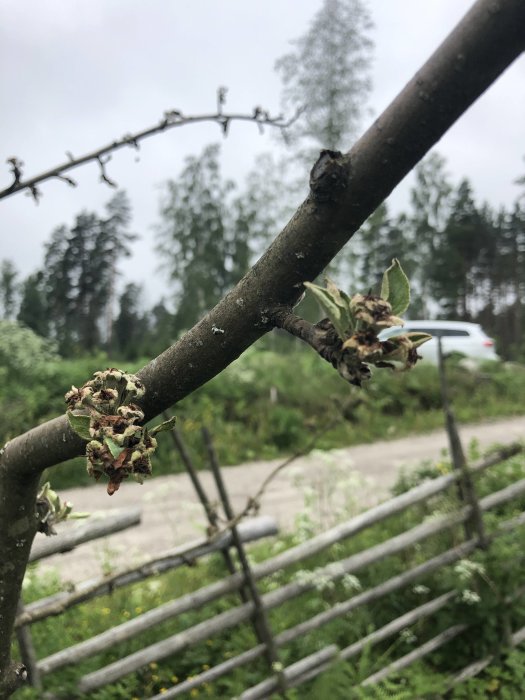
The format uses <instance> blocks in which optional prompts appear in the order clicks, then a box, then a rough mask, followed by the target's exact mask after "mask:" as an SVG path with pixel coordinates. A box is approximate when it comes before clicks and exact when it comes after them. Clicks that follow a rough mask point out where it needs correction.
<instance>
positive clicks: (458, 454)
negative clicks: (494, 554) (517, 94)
mask: <svg viewBox="0 0 525 700" xmlns="http://www.w3.org/2000/svg"><path fill="white" fill-rule="evenodd" d="M437 341H438V343H437V348H438V369H439V383H440V387H441V401H442V405H443V413H444V414H445V428H446V431H447V435H448V444H449V449H450V457H451V459H452V466H453V468H454V469H455V470H457V471H458V472H459V473H460V474H461V478H460V480H459V481H458V495H459V498H460V500H461V501H462V502H463V503H466V504H467V505H469V506H470V508H471V515H470V517H469V519H468V520H466V521H465V535H466V538H467V540H469V539H471V538H472V537H473V536H477V537H478V540H479V547H481V548H482V549H486V548H487V546H488V544H487V537H486V534H485V526H484V523H483V514H482V512H481V508H480V507H479V501H478V497H477V495H476V489H475V486H474V482H473V480H472V475H471V473H470V470H469V468H468V465H467V460H466V458H465V452H464V450H463V445H462V444H461V438H460V436H459V431H458V426H457V423H456V418H455V416H454V411H453V410H452V405H451V402H450V394H449V391H448V382H447V374H446V371H445V362H444V357H443V346H442V342H441V335H438V336H437Z"/></svg>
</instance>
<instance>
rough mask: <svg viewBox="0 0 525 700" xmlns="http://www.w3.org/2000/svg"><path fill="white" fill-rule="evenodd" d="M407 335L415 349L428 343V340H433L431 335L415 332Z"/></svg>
mask: <svg viewBox="0 0 525 700" xmlns="http://www.w3.org/2000/svg"><path fill="white" fill-rule="evenodd" d="M405 335H406V337H407V338H408V339H409V340H410V342H411V343H412V345H413V347H415V348H418V347H419V346H420V345H423V343H426V342H427V340H432V336H431V335H430V334H429V333H417V332H415V331H413V332H411V333H405Z"/></svg>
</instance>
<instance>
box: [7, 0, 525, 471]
mask: <svg viewBox="0 0 525 700" xmlns="http://www.w3.org/2000/svg"><path fill="white" fill-rule="evenodd" d="M524 27H525V3H523V2H521V0H478V2H477V3H476V4H475V5H474V6H473V8H472V9H471V10H470V12H469V13H468V14H467V15H466V16H465V17H464V18H463V20H462V21H461V22H460V24H459V25H458V26H457V27H456V29H455V30H454V31H453V32H452V33H451V34H450V36H449V37H448V38H447V39H446V40H445V42H444V43H443V44H442V45H441V46H440V47H439V48H438V49H437V51H436V52H435V53H434V54H433V55H432V56H431V58H430V59H429V60H428V61H427V63H426V64H425V65H424V66H423V67H422V68H421V70H420V71H419V72H418V73H417V74H416V75H415V76H414V78H412V80H411V81H410V82H409V83H408V84H407V86H406V87H405V88H404V90H403V91H402V92H401V93H400V94H399V95H398V97H397V98H396V99H395V100H394V101H393V102H392V104H391V105H390V106H389V107H388V108H387V109H386V110H385V112H384V113H383V114H382V115H381V116H380V117H379V118H378V119H377V120H376V122H375V123H374V124H373V125H372V127H371V128H370V129H369V130H368V131H367V132H366V133H365V134H364V136H363V137H362V138H361V139H360V140H359V141H358V142H357V143H356V145H355V146H354V147H353V148H352V150H351V151H350V152H349V153H348V154H346V155H342V154H337V153H333V152H327V151H325V152H323V154H322V155H321V157H320V159H319V161H318V163H317V164H316V165H315V166H314V168H313V170H312V191H311V192H310V194H309V196H308V197H307V199H306V200H305V201H304V202H303V204H302V205H301V206H300V207H299V209H298V210H297V212H296V213H295V214H294V216H293V217H292V219H291V220H290V222H289V223H288V225H287V226H286V227H285V229H284V230H283V231H282V233H281V234H280V235H279V236H278V237H277V238H276V240H275V241H274V242H273V244H272V245H271V246H270V248H269V249H268V250H267V252H266V253H265V254H264V255H263V256H262V257H261V259H260V260H259V261H258V262H257V263H256V265H255V266H254V267H253V268H252V269H251V270H250V271H249V272H248V273H247V274H246V275H245V277H244V278H243V279H242V280H241V281H240V282H239V283H238V284H237V286H236V287H235V288H234V289H233V290H232V291H231V292H229V294H227V295H226V296H225V297H224V298H223V299H222V300H221V301H220V302H219V303H218V304H217V306H216V307H215V308H214V309H212V310H211V311H210V312H209V313H208V314H207V315H206V316H205V317H204V318H203V319H202V320H201V321H200V322H199V323H197V324H196V325H195V326H194V327H193V328H192V329H191V330H190V331H189V332H188V333H186V334H185V335H184V336H183V337H182V338H181V339H180V340H179V341H178V342H177V343H176V344H175V345H173V346H171V347H170V348H168V349H167V350H166V351H165V352H164V353H162V354H161V355H160V356H159V357H157V358H155V359H154V360H152V361H151V362H150V363H149V364H148V365H146V366H145V367H144V368H143V369H142V370H141V371H140V372H139V373H138V374H139V377H140V379H141V381H142V382H143V383H144V384H145V386H146V389H147V391H146V395H145V397H144V398H143V399H142V400H141V406H142V408H143V410H144V411H145V414H146V419H147V420H150V419H151V418H153V417H155V416H157V415H159V414H160V413H161V412H162V411H163V410H165V409H167V408H169V407H171V406H172V405H173V404H175V403H177V402H178V401H180V400H181V399H183V398H184V397H185V396H187V395H188V394H189V393H191V392H192V391H194V390H195V389H197V388H198V387H199V386H201V385H202V384H205V383H206V382H207V381H209V380H210V379H211V378H213V377H214V376H216V375H217V374H218V373H219V372H221V371H222V370H223V369H224V368H225V367H227V366H228V365H229V364H230V363H231V362H233V361H234V360H235V359H236V358H237V357H239V355H241V354H242V353H243V352H244V350H246V348H248V347H249V346H250V345H252V344H253V343H254V342H255V341H256V340H257V339H258V338H260V337H261V336H262V335H264V334H265V333H266V332H267V331H268V330H270V329H271V328H272V323H271V321H270V317H271V315H272V313H274V312H275V311H277V310H279V309H282V308H291V307H293V305H294V304H295V302H296V301H297V299H298V298H299V296H300V295H301V293H302V291H303V284H302V283H303V281H306V280H313V279H315V278H316V277H317V276H318V275H319V274H320V273H321V272H322V271H323V269H324V268H325V267H326V265H327V264H328V263H329V262H330V260H331V259H332V258H333V257H334V256H335V254H336V253H337V252H338V251H339V250H340V249H341V248H342V247H343V245H344V244H345V243H346V242H347V241H348V240H349V239H350V238H351V237H352V235H353V233H355V231H357V229H358V228H359V226H360V225H361V224H362V223H363V221H364V220H365V219H366V218H367V217H368V216H369V215H370V214H371V213H372V212H373V211H374V210H375V208H376V207H377V206H378V205H379V204H380V203H381V202H382V201H383V200H384V199H385V198H386V197H387V196H388V195H389V193H390V192H391V191H392V189H393V188H394V187H395V186H396V185H397V184H398V183H399V182H400V180H401V179H402V178H403V177H404V176H405V175H406V174H407V173H408V172H409V171H410V169H411V168H412V167H414V166H415V165H416V164H417V162H418V161H419V160H420V159H421V158H422V157H423V156H424V155H425V153H426V152H427V151H428V150H429V149H430V148H431V147H432V146H433V145H434V144H435V143H436V141H438V140H439V139H440V138H441V136H442V135H443V134H444V133H445V131H446V130H447V129H448V128H449V127H450V126H451V125H452V124H453V123H454V122H455V121H456V119H457V118H458V117H459V116H460V115H461V114H462V113H463V112H464V111H465V110H466V109H467V108H468V107H469V106H470V105H471V104H472V103H473V102H474V100H475V99H476V98H477V97H479V95H481V94H482V93H483V92H484V91H485V90H486V89H487V88H488V87H489V85H490V84H491V83H492V82H493V81H494V80H495V79H496V78H497V77H498V76H499V75H500V74H501V73H502V72H503V70H504V69H505V68H506V67H507V66H508V64H509V63H511V62H512V61H513V60H514V59H515V58H516V57H517V56H518V55H519V54H520V53H521V52H522V51H523V50H524V49H525V29H524ZM276 177H278V174H277V173H276ZM328 182H330V183H331V186H332V190H330V188H329V187H328V184H327V183H328ZM330 191H331V192H332V194H330ZM214 327H215V328H221V329H222V330H224V333H220V334H217V333H214V332H213V328H214ZM82 452H83V442H82V440H80V438H78V436H76V435H75V434H74V433H73V431H72V430H71V429H70V428H69V425H68V423H67V420H66V418H65V416H61V417H59V418H56V419H54V420H52V421H49V422H48V423H45V424H43V425H40V426H38V427H37V428H34V429H33V430H30V431H29V432H27V433H25V434H24V435H21V436H20V437H18V438H15V439H13V440H11V441H10V442H9V443H7V445H6V446H5V448H4V451H3V454H2V456H1V457H0V464H1V465H3V466H4V468H6V469H13V470H15V471H18V472H24V473H25V472H29V473H31V472H33V473H34V472H35V471H36V472H37V473H40V472H41V471H42V470H43V469H45V468H47V467H50V466H53V465H55V464H57V463H59V462H62V461H64V460H67V459H70V458H71V457H75V456H77V455H78V454H81V453H82Z"/></svg>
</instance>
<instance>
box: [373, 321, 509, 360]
mask: <svg viewBox="0 0 525 700" xmlns="http://www.w3.org/2000/svg"><path fill="white" fill-rule="evenodd" d="M410 331H419V332H421V333H429V334H430V335H431V336H432V340H428V341H427V342H426V343H423V345H421V346H420V347H419V348H418V349H417V352H418V354H419V355H421V357H423V358H424V359H425V360H428V361H429V362H432V363H434V364H437V361H438V341H437V338H438V336H440V337H441V347H442V349H443V354H444V355H448V354H449V353H452V352H457V353H460V354H461V355H464V356H465V357H468V358H472V359H474V360H477V361H478V362H483V361H485V360H499V359H500V358H499V357H498V355H497V354H496V351H495V350H494V341H493V340H492V338H489V336H488V335H487V334H486V333H485V332H484V331H483V329H482V328H481V326H480V325H479V324H477V323H466V322H464V321H405V325H404V326H395V327H393V328H386V329H385V330H384V331H382V332H381V333H380V334H379V338H380V340H386V339H387V338H390V337H392V336H393V335H400V334H402V333H408V332H410Z"/></svg>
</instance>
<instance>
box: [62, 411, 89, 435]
mask: <svg viewBox="0 0 525 700" xmlns="http://www.w3.org/2000/svg"><path fill="white" fill-rule="evenodd" d="M67 419H68V421H69V425H70V426H71V428H72V429H73V430H74V431H75V433H76V434H77V435H79V436H80V437H81V438H84V440H91V438H92V436H91V434H90V432H89V425H90V421H91V418H90V417H89V416H86V414H85V413H73V411H68V412H67Z"/></svg>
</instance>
